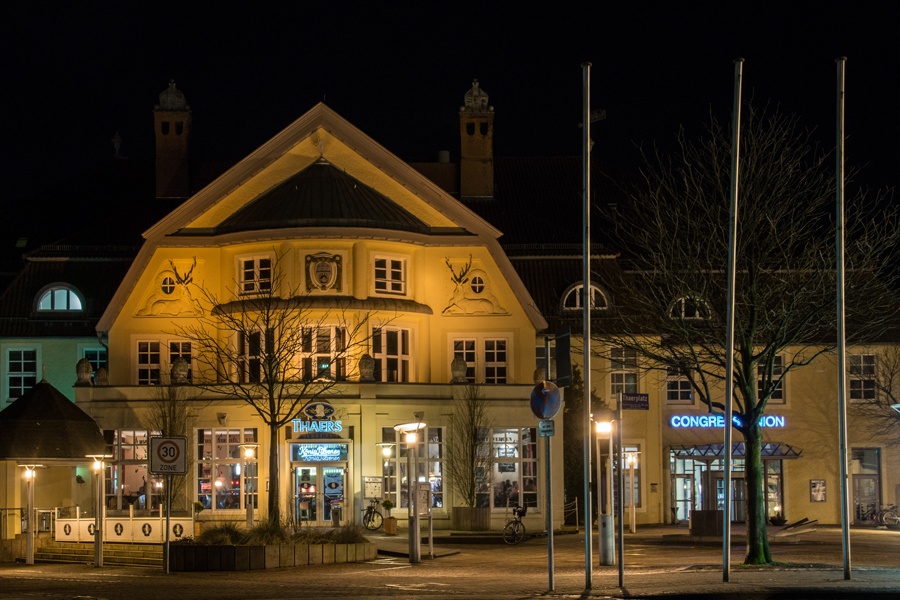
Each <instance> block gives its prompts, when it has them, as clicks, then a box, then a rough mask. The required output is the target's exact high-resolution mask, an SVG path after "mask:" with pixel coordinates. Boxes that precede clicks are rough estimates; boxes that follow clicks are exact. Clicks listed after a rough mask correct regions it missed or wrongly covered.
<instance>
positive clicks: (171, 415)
mask: <svg viewBox="0 0 900 600" xmlns="http://www.w3.org/2000/svg"><path fill="white" fill-rule="evenodd" d="M177 361H184V359H183V358H179V359H177V360H176V362H177ZM152 390H153V399H152V400H151V401H150V407H149V412H148V415H147V425H148V429H150V430H151V431H153V432H158V433H159V435H162V436H163V437H183V438H186V439H187V457H186V459H185V460H186V462H187V464H191V463H192V462H193V460H194V448H195V446H194V444H192V443H191V439H190V438H191V433H192V432H193V428H194V422H195V419H196V416H197V408H198V407H197V404H196V403H195V402H194V401H193V400H191V399H189V398H188V388H186V387H185V386H184V385H182V384H180V383H176V382H175V381H172V378H171V377H164V378H163V381H160V382H159V384H158V385H155V386H153V388H152ZM186 484H187V476H185V475H175V476H173V477H171V478H170V483H169V487H168V488H165V487H164V488H163V493H162V494H160V501H161V502H162V503H165V502H166V497H167V496H168V495H170V494H171V498H172V507H173V508H174V509H176V510H184V509H186V508H187V502H186V501H187V495H186V491H187V489H186Z"/></svg>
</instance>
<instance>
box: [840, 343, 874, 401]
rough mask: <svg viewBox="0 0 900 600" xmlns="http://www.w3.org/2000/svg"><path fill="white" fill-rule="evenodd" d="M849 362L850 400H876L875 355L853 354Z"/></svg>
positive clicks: (849, 357) (848, 358) (848, 359)
mask: <svg viewBox="0 0 900 600" xmlns="http://www.w3.org/2000/svg"><path fill="white" fill-rule="evenodd" d="M847 363H848V365H849V367H850V401H851V402H871V401H873V400H875V355H874V354H851V355H849V356H848V357H847Z"/></svg>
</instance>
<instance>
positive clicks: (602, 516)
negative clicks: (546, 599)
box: [596, 420, 616, 565]
mask: <svg viewBox="0 0 900 600" xmlns="http://www.w3.org/2000/svg"><path fill="white" fill-rule="evenodd" d="M596 428H597V515H598V516H597V529H598V531H597V542H598V544H599V546H600V552H599V558H600V564H601V565H614V564H616V557H615V542H614V539H615V538H614V537H613V526H614V524H615V521H614V518H613V510H612V456H613V439H612V421H611V420H610V421H597V422H596ZM604 434H605V435H607V436H608V437H609V462H608V463H607V469H606V504H605V508H606V510H601V503H600V499H601V497H602V495H603V494H601V493H600V485H601V484H602V482H603V479H602V478H601V476H600V468H601V465H602V462H603V461H602V460H601V459H600V457H601V454H600V436H601V435H604Z"/></svg>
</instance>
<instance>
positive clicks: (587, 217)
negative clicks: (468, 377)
mask: <svg viewBox="0 0 900 600" xmlns="http://www.w3.org/2000/svg"><path fill="white" fill-rule="evenodd" d="M581 68H582V71H583V76H584V119H583V121H582V122H583V123H584V127H583V128H582V131H583V135H584V139H583V140H582V141H583V143H584V148H583V155H582V156H583V161H584V164H583V169H584V190H583V197H584V237H583V239H582V243H583V246H584V261H583V265H582V267H583V270H584V272H583V276H582V288H581V293H582V296H581V304H582V310H583V311H584V315H583V317H582V321H583V322H584V337H583V338H582V340H583V342H584V343H583V346H584V424H583V425H584V588H585V589H587V590H589V589H591V582H592V579H593V577H592V575H593V573H592V571H593V560H592V558H591V549H592V546H593V544H592V542H591V532H592V531H593V526H592V523H593V519H591V300H592V295H591V262H590V259H591V63H589V62H585V63H582V65H581ZM597 460H599V457H598V459H597ZM620 518H621V517H620Z"/></svg>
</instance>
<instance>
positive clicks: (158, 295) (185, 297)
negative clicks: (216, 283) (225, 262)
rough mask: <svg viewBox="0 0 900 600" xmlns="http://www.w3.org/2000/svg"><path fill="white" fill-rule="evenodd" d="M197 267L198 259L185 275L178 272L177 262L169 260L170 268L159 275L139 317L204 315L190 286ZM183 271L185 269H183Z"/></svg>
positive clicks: (139, 311)
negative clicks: (192, 294)
mask: <svg viewBox="0 0 900 600" xmlns="http://www.w3.org/2000/svg"><path fill="white" fill-rule="evenodd" d="M196 266H197V258H196V257H194V262H193V263H192V264H191V267H190V268H189V269H188V270H187V272H186V273H184V274H183V275H182V274H181V273H179V272H178V267H177V266H176V265H175V262H174V261H172V260H171V259H170V260H169V268H168V269H163V270H162V271H160V272H159V273H157V275H156V278H155V280H154V286H153V288H152V289H151V290H150V292H149V295H148V296H147V299H146V300H145V301H144V303H143V305H142V306H141V308H140V309H139V310H138V311H137V316H139V317H178V316H195V315H200V314H203V309H202V308H201V307H200V303H199V302H197V301H196V300H194V298H193V296H191V289H190V285H191V283H193V281H194V278H193V276H192V274H193V272H194V268H195V267H196ZM182 269H183V267H182Z"/></svg>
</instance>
